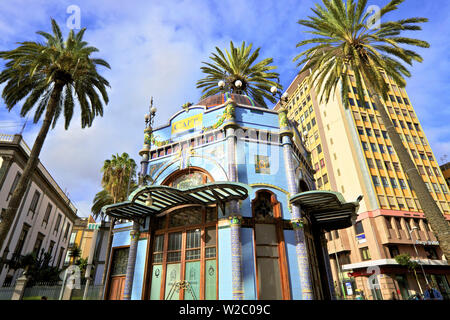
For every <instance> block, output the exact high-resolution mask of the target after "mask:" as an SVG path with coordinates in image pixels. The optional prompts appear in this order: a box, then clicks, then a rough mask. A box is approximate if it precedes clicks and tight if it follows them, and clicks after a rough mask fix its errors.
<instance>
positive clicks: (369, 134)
mask: <svg viewBox="0 0 450 320" xmlns="http://www.w3.org/2000/svg"><path fill="white" fill-rule="evenodd" d="M366 133H367V136H368V137H371V136H372V129H370V128H366Z"/></svg>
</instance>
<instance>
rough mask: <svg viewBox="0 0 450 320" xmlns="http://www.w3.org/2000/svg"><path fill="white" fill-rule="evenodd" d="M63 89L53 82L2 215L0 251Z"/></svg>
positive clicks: (35, 165) (60, 85) (60, 84)
mask: <svg viewBox="0 0 450 320" xmlns="http://www.w3.org/2000/svg"><path fill="white" fill-rule="evenodd" d="M63 87H64V85H63V84H62V83H60V82H55V85H54V87H53V91H52V94H51V96H50V100H49V102H48V105H47V110H46V112H45V117H44V120H43V121H42V126H41V129H40V130H39V134H38V135H37V137H36V140H35V141H34V145H33V148H32V149H31V153H30V157H29V158H28V161H27V164H26V165H25V168H24V170H23V173H22V176H21V177H20V179H19V181H18V183H17V187H16V189H15V190H14V192H13V194H12V197H11V200H10V201H9V204H8V208H7V209H6V212H5V213H4V216H3V221H2V222H1V223H0V250H1V248H2V246H3V242H4V241H5V238H6V235H7V234H8V231H9V229H10V227H11V225H12V222H13V220H14V217H15V216H16V214H17V210H18V208H19V205H20V202H21V201H22V198H23V195H24V193H25V190H26V187H27V184H28V182H29V181H30V179H31V177H32V175H33V173H34V170H35V169H36V167H37V164H38V162H39V154H40V153H41V149H42V146H43V145H44V141H45V138H46V137H47V133H48V130H49V129H50V125H51V123H52V120H53V116H54V114H55V110H56V107H57V105H58V103H59V99H60V97H61V92H62V90H63Z"/></svg>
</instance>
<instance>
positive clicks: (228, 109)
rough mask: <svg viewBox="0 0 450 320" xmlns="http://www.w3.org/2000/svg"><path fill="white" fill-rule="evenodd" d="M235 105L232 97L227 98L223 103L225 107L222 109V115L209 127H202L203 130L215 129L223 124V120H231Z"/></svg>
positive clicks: (233, 116)
mask: <svg viewBox="0 0 450 320" xmlns="http://www.w3.org/2000/svg"><path fill="white" fill-rule="evenodd" d="M235 110H236V109H235V107H234V101H233V100H232V99H228V100H227V102H226V105H225V109H224V110H223V113H222V116H221V117H220V118H219V120H217V122H216V123H215V124H213V125H212V126H209V127H203V130H202V131H203V132H206V131H209V130H213V129H217V128H219V127H220V126H222V125H223V123H224V122H233V121H234V118H235Z"/></svg>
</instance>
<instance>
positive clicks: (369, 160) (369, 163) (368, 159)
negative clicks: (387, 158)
mask: <svg viewBox="0 0 450 320" xmlns="http://www.w3.org/2000/svg"><path fill="white" fill-rule="evenodd" d="M367 165H368V166H369V168H371V169H373V168H375V166H374V164H373V160H372V159H370V158H367Z"/></svg>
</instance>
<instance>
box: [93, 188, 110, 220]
mask: <svg viewBox="0 0 450 320" xmlns="http://www.w3.org/2000/svg"><path fill="white" fill-rule="evenodd" d="M113 203H114V200H113V198H112V197H111V195H110V194H109V193H108V191H106V190H105V189H103V190H102V191H99V192H97V194H96V195H95V197H94V201H93V203H92V207H91V212H92V216H93V217H94V219H95V220H97V218H100V220H101V221H103V220H105V218H106V217H105V215H104V213H103V212H102V208H103V207H104V206H107V205H110V204H113Z"/></svg>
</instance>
